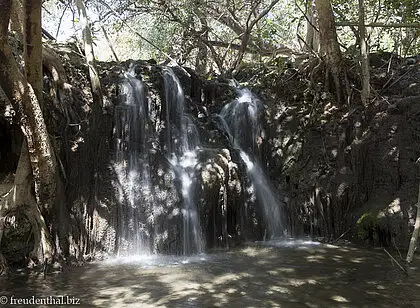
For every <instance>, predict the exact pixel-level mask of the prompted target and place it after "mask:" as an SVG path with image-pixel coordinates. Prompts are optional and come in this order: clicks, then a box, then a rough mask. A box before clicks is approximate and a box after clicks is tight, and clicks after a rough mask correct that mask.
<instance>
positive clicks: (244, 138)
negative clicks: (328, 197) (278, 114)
mask: <svg viewBox="0 0 420 308" xmlns="http://www.w3.org/2000/svg"><path fill="white" fill-rule="evenodd" d="M237 92H238V98H236V99H235V100H234V101H232V102H231V103H229V104H227V105H226V106H225V107H224V108H223V109H222V111H221V113H220V120H221V123H222V126H223V129H224V130H225V131H226V133H227V134H228V136H229V139H230V142H231V144H232V145H233V147H234V148H236V149H237V150H238V151H239V153H240V156H241V159H242V160H243V162H244V163H245V165H246V168H247V173H248V176H249V179H250V180H251V183H252V186H253V190H254V193H255V195H256V197H257V200H258V202H259V204H260V205H261V207H262V210H263V213H264V218H265V222H266V225H267V229H268V230H267V231H268V233H269V235H270V236H271V237H278V236H281V235H282V226H281V215H280V205H279V202H278V200H277V197H276V195H275V193H274V189H273V188H272V184H271V182H270V180H269V179H268V178H267V176H266V174H265V172H264V171H263V169H262V168H261V166H260V164H259V163H258V159H259V158H258V150H259V145H260V143H261V142H262V134H263V129H262V125H261V120H260V119H261V117H262V114H263V110H264V109H263V108H264V106H263V104H262V102H261V101H260V100H259V99H258V98H257V97H256V96H255V95H254V94H252V93H251V92H250V91H249V90H248V89H237Z"/></svg>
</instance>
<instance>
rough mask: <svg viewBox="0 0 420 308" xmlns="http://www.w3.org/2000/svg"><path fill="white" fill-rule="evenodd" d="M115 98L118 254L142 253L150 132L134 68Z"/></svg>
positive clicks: (145, 234)
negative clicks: (118, 204) (117, 98)
mask: <svg viewBox="0 0 420 308" xmlns="http://www.w3.org/2000/svg"><path fill="white" fill-rule="evenodd" d="M118 97H119V104H118V105H117V106H116V107H115V115H114V116H115V118H114V132H113V133H114V139H115V140H116V149H115V160H114V170H115V173H116V175H117V178H118V182H119V185H118V187H120V189H119V199H120V200H119V201H120V208H119V217H118V218H119V223H118V231H117V232H118V233H119V237H118V241H119V243H118V253H119V254H141V253H142V254H144V253H147V252H149V246H148V245H147V240H148V232H147V228H146V226H145V215H144V211H145V209H146V208H148V206H150V204H151V202H152V184H151V177H150V165H149V155H148V149H147V144H146V143H147V140H148V138H149V135H150V132H149V127H148V122H149V106H148V99H147V96H146V90H145V86H144V85H143V83H142V82H141V81H140V80H138V79H137V78H136V77H135V72H134V67H130V69H129V70H128V71H127V72H125V73H124V76H123V78H122V80H121V83H120V86H119V95H118ZM93 159H94V158H93Z"/></svg>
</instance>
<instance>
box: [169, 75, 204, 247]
mask: <svg viewBox="0 0 420 308" xmlns="http://www.w3.org/2000/svg"><path fill="white" fill-rule="evenodd" d="M163 76H164V87H165V101H166V106H165V107H166V113H165V117H166V125H167V127H166V132H165V136H166V139H165V147H166V151H167V157H168V160H169V162H170V163H171V165H172V168H173V170H174V173H175V177H176V180H177V181H179V183H180V186H181V195H182V210H181V213H182V220H183V228H182V238H183V239H182V253H183V254H184V255H189V254H193V253H201V252H202V251H203V249H204V244H203V237H202V234H201V227H200V221H199V216H198V212H197V205H196V202H195V196H194V192H195V187H194V186H195V183H196V182H197V180H196V178H195V173H196V172H195V171H196V170H195V167H196V165H197V149H198V148H199V147H200V139H199V134H198V131H197V127H196V126H195V124H194V122H193V120H192V119H191V117H189V116H188V115H187V114H185V112H184V92H183V90H182V88H181V85H180V82H179V80H178V77H177V76H176V75H175V74H174V72H173V70H172V69H171V68H165V69H164V70H163Z"/></svg>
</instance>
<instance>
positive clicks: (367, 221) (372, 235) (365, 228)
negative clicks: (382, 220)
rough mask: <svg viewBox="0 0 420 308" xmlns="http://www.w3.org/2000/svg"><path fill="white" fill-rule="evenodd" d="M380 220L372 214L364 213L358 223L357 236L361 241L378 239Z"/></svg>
mask: <svg viewBox="0 0 420 308" xmlns="http://www.w3.org/2000/svg"><path fill="white" fill-rule="evenodd" d="M378 225H379V220H378V217H377V215H375V214H373V213H372V212H366V213H364V214H363V215H362V216H361V217H360V218H359V219H358V220H357V223H356V230H357V236H358V237H359V238H360V239H361V240H369V241H374V240H376V239H377V237H378V234H377V230H378Z"/></svg>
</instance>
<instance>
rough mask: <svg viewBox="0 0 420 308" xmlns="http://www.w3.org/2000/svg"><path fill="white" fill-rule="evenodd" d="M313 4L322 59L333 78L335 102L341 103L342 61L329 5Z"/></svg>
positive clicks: (325, 0) (321, 1)
mask: <svg viewBox="0 0 420 308" xmlns="http://www.w3.org/2000/svg"><path fill="white" fill-rule="evenodd" d="M315 3H316V10H317V13H318V24H319V34H320V44H321V46H320V51H321V55H322V56H323V57H324V59H325V61H326V64H327V67H328V69H329V71H330V72H331V75H332V77H333V81H334V85H335V89H336V94H337V101H338V102H343V101H344V97H343V93H342V90H341V88H342V86H341V81H340V80H341V79H342V77H343V76H340V75H341V71H342V59H341V51H340V45H339V44H338V40H337V32H336V29H335V24H334V15H333V11H332V7H331V3H330V0H315Z"/></svg>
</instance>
